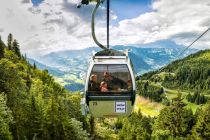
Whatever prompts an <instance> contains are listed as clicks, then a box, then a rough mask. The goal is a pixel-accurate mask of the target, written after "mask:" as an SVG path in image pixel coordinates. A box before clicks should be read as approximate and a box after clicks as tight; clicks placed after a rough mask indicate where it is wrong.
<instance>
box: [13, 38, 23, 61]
mask: <svg viewBox="0 0 210 140" xmlns="http://www.w3.org/2000/svg"><path fill="white" fill-rule="evenodd" d="M12 50H13V51H14V52H15V54H16V55H17V56H18V57H19V58H20V57H21V53H20V48H19V43H18V42H17V40H16V39H15V40H14V42H13V45H12Z"/></svg>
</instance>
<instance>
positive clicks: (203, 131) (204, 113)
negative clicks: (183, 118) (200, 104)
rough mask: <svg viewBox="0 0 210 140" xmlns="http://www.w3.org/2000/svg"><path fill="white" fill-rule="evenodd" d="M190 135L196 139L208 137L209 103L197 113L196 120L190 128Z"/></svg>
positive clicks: (209, 132)
mask: <svg viewBox="0 0 210 140" xmlns="http://www.w3.org/2000/svg"><path fill="white" fill-rule="evenodd" d="M192 137H193V138H194V139H196V140H207V139H209V138H210V103H208V104H207V105H206V106H204V108H203V109H202V110H200V111H199V112H198V113H197V121H196V124H195V125H194V126H193V128H192Z"/></svg>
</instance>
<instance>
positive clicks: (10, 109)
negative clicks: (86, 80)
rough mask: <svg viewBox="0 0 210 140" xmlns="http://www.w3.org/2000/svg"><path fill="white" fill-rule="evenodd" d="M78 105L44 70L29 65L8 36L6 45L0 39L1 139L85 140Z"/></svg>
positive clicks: (84, 121)
mask: <svg viewBox="0 0 210 140" xmlns="http://www.w3.org/2000/svg"><path fill="white" fill-rule="evenodd" d="M79 102H80V96H79V95H78V94H73V95H72V94H69V92H68V91H66V90H65V89H64V88H63V87H61V86H60V85H59V84H57V83H55V82H54V79H53V77H52V76H50V75H49V74H48V71H47V70H44V71H41V70H38V69H37V68H36V65H34V66H32V65H30V64H29V63H28V62H27V60H26V57H25V56H22V55H21V53H20V50H19V44H18V42H17V40H14V39H13V37H12V35H11V34H10V35H9V37H8V42H7V45H5V43H3V42H2V41H1V39H0V139H1V140H10V139H17V140H23V139H28V140H31V139H36V140H40V139H45V140H53V139H54V140H58V139H66V140H70V139H72V140H75V139H80V140H84V139H88V131H89V129H88V123H86V120H85V118H84V117H83V116H82V115H81V113H80V105H79ZM84 129H86V130H87V131H86V130H84Z"/></svg>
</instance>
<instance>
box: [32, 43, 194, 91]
mask: <svg viewBox="0 0 210 140" xmlns="http://www.w3.org/2000/svg"><path fill="white" fill-rule="evenodd" d="M184 47H185V46H183V45H177V44H176V43H174V42H172V41H158V42H155V43H148V44H143V45H134V46H123V45H116V46H112V47H111V48H112V49H115V50H126V49H129V57H130V58H131V60H132V62H133V65H134V71H135V73H136V75H140V74H143V73H146V72H148V71H151V70H156V69H158V68H161V67H162V66H165V65H166V64H169V63H170V62H172V61H174V60H176V59H180V58H183V57H186V56H188V55H189V54H192V53H195V52H197V51H198V50H196V49H188V50H187V51H185V52H184V53H183V54H182V55H181V56H179V54H180V52H181V51H182V50H183V48H184ZM100 50H101V49H99V48H96V47H90V48H86V49H82V50H65V51H59V52H53V53H49V54H46V55H44V56H41V57H39V58H37V59H30V58H29V59H28V60H29V62H30V63H32V64H33V63H35V64H36V65H37V67H38V68H39V69H48V71H49V73H50V74H52V75H53V76H54V77H55V79H56V81H57V82H59V83H60V84H62V85H63V86H64V87H65V88H67V89H69V90H71V91H76V90H81V89H83V88H84V78H85V73H86V71H87V69H88V65H89V60H90V59H91V56H92V53H93V52H94V51H96V52H97V51H100Z"/></svg>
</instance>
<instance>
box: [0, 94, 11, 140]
mask: <svg viewBox="0 0 210 140" xmlns="http://www.w3.org/2000/svg"><path fill="white" fill-rule="evenodd" d="M12 122H13V117H12V112H11V111H10V109H9V108H8V107H7V105H6V96H5V95H4V94H3V93H0V124H1V125H0V139H1V140H4V139H5V140H12V133H11V132H10V130H9V129H10V124H11V123H12Z"/></svg>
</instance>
